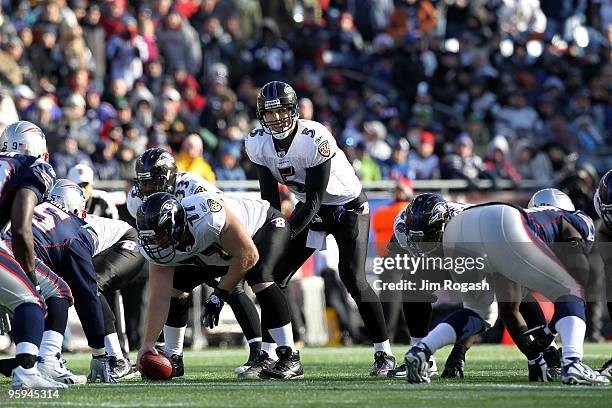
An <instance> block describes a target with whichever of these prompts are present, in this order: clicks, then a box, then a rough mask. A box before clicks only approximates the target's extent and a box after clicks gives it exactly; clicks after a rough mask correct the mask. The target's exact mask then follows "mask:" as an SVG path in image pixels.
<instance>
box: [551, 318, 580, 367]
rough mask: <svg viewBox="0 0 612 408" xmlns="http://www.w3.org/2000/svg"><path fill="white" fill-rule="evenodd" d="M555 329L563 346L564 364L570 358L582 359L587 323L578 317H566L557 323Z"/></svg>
mask: <svg viewBox="0 0 612 408" xmlns="http://www.w3.org/2000/svg"><path fill="white" fill-rule="evenodd" d="M555 328H556V329H557V331H558V332H559V336H561V343H562V344H563V363H564V364H567V363H568V362H569V361H568V359H570V358H576V357H578V358H582V354H583V344H584V336H585V334H586V323H585V322H584V320H582V319H580V318H579V317H577V316H566V317H564V318H562V319H559V321H557V324H556V325H555Z"/></svg>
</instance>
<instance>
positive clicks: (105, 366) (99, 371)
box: [89, 354, 117, 384]
mask: <svg viewBox="0 0 612 408" xmlns="http://www.w3.org/2000/svg"><path fill="white" fill-rule="evenodd" d="M89 367H90V369H91V372H90V373H89V381H91V382H96V381H97V380H98V378H99V379H100V381H101V382H105V383H111V384H114V383H116V382H117V381H116V380H115V378H114V377H113V374H112V372H111V367H110V361H109V357H108V354H103V355H100V356H92V357H91V363H90V365H89Z"/></svg>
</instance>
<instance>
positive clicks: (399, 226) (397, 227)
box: [393, 202, 472, 251]
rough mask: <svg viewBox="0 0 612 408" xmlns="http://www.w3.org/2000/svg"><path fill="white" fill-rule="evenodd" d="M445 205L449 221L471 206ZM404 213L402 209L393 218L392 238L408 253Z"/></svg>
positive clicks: (451, 203) (450, 203) (459, 204)
mask: <svg viewBox="0 0 612 408" xmlns="http://www.w3.org/2000/svg"><path fill="white" fill-rule="evenodd" d="M447 204H448V211H449V214H450V218H451V219H452V218H453V217H454V216H456V215H457V214H459V213H461V212H462V211H463V210H465V209H466V208H468V207H471V206H472V204H462V203H453V202H447ZM405 212H406V209H405V208H404V209H403V210H401V211H400V212H399V213H397V215H396V216H395V220H394V221H393V236H395V239H396V241H397V242H398V243H399V244H400V246H401V247H402V249H404V250H406V251H409V250H410V246H409V245H408V235H407V234H406V224H405V223H404V213H405Z"/></svg>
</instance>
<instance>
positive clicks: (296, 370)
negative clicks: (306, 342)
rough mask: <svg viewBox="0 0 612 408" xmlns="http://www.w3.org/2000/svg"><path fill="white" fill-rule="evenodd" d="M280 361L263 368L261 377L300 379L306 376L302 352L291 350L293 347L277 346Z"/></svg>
mask: <svg viewBox="0 0 612 408" xmlns="http://www.w3.org/2000/svg"><path fill="white" fill-rule="evenodd" d="M276 355H277V356H278V361H276V363H275V364H274V365H273V366H272V367H270V368H264V369H263V370H261V374H260V377H261V378H272V379H279V380H298V379H301V378H304V368H303V367H302V363H301V362H300V352H299V351H297V350H296V351H293V350H291V347H287V346H279V347H277V348H276Z"/></svg>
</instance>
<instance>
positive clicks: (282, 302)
mask: <svg viewBox="0 0 612 408" xmlns="http://www.w3.org/2000/svg"><path fill="white" fill-rule="evenodd" d="M255 296H257V300H258V301H259V305H260V306H261V318H262V327H263V328H264V329H266V328H267V329H268V332H269V333H270V335H271V336H272V338H273V339H274V342H275V343H277V344H278V345H279V346H288V347H291V349H292V350H295V343H294V342H293V329H292V327H291V314H290V313H289V305H288V304H287V299H286V298H285V295H284V294H283V292H282V291H281V289H280V288H279V287H278V285H276V284H275V283H273V284H272V285H270V286H268V287H267V288H265V289H263V290H260V291H259V292H257V293H255Z"/></svg>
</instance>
